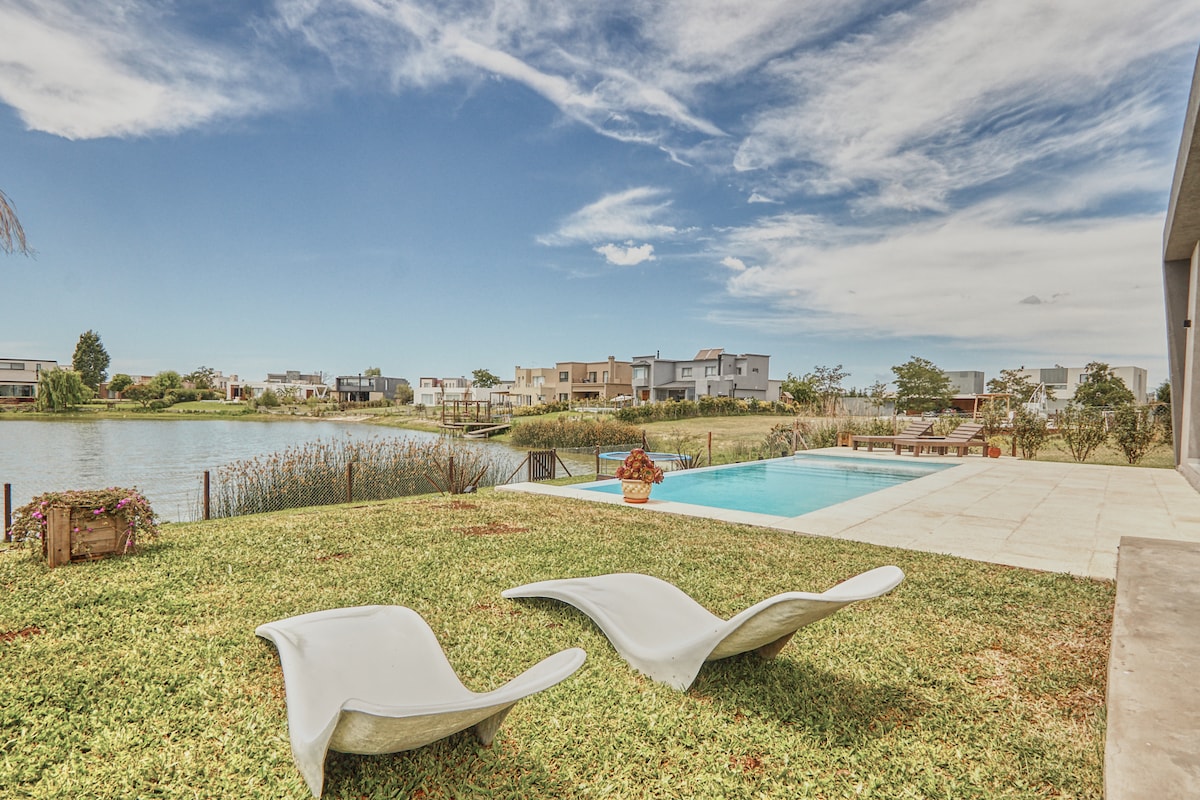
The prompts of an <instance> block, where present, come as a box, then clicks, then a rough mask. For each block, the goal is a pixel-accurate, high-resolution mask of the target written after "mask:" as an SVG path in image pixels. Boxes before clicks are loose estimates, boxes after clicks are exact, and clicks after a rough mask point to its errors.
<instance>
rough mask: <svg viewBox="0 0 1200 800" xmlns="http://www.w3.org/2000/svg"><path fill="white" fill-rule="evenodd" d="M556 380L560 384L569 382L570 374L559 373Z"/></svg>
mask: <svg viewBox="0 0 1200 800" xmlns="http://www.w3.org/2000/svg"><path fill="white" fill-rule="evenodd" d="M558 380H559V381H560V382H563V381H569V380H571V373H569V372H560V373H558Z"/></svg>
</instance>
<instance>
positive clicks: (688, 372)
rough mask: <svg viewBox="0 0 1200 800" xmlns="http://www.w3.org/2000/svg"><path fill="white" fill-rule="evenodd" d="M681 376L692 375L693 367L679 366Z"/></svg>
mask: <svg viewBox="0 0 1200 800" xmlns="http://www.w3.org/2000/svg"><path fill="white" fill-rule="evenodd" d="M679 377H681V378H690V377H692V368H691V367H680V368H679Z"/></svg>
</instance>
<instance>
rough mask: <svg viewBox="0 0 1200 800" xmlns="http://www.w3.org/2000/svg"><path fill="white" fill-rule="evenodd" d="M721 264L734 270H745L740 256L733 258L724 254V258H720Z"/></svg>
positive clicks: (744, 264)
mask: <svg viewBox="0 0 1200 800" xmlns="http://www.w3.org/2000/svg"><path fill="white" fill-rule="evenodd" d="M721 264H722V265H724V266H726V267H729V268H730V269H731V270H733V271H734V272H745V271H746V262H745V261H742V260H741V259H740V258H734V257H733V256H725V258H722V259H721Z"/></svg>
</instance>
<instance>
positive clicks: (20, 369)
mask: <svg viewBox="0 0 1200 800" xmlns="http://www.w3.org/2000/svg"><path fill="white" fill-rule="evenodd" d="M54 369H58V362H57V361H55V360H54V359H52V358H6V359H0V403H25V402H32V401H33V400H34V399H35V398H36V397H37V385H38V379H39V378H41V376H42V371H43V370H47V371H48V370H54Z"/></svg>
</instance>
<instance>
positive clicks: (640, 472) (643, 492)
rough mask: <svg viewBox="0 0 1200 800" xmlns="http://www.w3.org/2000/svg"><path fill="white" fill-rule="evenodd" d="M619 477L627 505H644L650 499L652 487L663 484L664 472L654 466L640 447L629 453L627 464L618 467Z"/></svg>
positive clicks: (626, 459)
mask: <svg viewBox="0 0 1200 800" xmlns="http://www.w3.org/2000/svg"><path fill="white" fill-rule="evenodd" d="M617 477H618V478H619V479H620V481H621V494H623V495H625V502H626V503H644V502H646V501H647V500H649V499H650V487H652V486H653V485H654V484H656V483H662V480H663V471H662V468H661V467H656V466H654V462H653V461H651V460H650V456H648V455H646V451H645V450H643V449H642V448H640V447H638V448H635V449H633V450H631V451H629V455H627V456H625V462H624V463H623V464H621V466H619V467H617Z"/></svg>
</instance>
